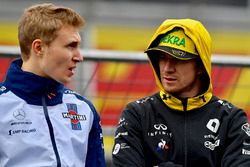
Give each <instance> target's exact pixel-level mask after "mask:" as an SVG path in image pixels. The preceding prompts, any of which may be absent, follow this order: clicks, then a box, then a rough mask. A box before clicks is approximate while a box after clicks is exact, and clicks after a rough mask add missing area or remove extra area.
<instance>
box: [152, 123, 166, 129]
mask: <svg viewBox="0 0 250 167" xmlns="http://www.w3.org/2000/svg"><path fill="white" fill-rule="evenodd" d="M154 128H155V129H156V130H160V129H162V130H167V129H168V127H167V126H166V125H164V124H155V125H154Z"/></svg>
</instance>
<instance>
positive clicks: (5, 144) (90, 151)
mask: <svg viewBox="0 0 250 167" xmlns="http://www.w3.org/2000/svg"><path fill="white" fill-rule="evenodd" d="M21 65H22V60H21V59H17V60H15V61H13V62H12V64H11V66H10V68H9V70H8V72H7V76H6V79H5V81H4V82H2V83H1V85H0V115H1V117H0V127H1V128H0V166H3V167H24V166H25V167H84V166H86V167H103V166H105V159H104V149H103V138H102V130H101V125H100V117H99V115H98V113H97V112H96V110H95V108H94V106H93V105H92V104H91V103H90V102H89V101H88V100H87V99H85V98H84V97H82V96H80V95H79V94H77V93H75V92H73V91H71V90H69V89H66V88H65V87H64V86H63V85H62V84H60V83H58V82H56V81H55V80H51V79H47V78H43V77H40V76H37V75H35V74H32V73H29V72H24V71H22V70H21Z"/></svg>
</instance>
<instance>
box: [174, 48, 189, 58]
mask: <svg viewBox="0 0 250 167" xmlns="http://www.w3.org/2000/svg"><path fill="white" fill-rule="evenodd" d="M172 53H173V54H174V55H176V56H180V57H184V56H185V54H186V52H183V51H181V50H175V49H172Z"/></svg>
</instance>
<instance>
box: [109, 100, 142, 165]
mask: <svg viewBox="0 0 250 167" xmlns="http://www.w3.org/2000/svg"><path fill="white" fill-rule="evenodd" d="M142 140H143V139H142V133H141V125H140V117H139V116H138V113H137V112H136V111H135V109H134V108H133V107H132V106H131V105H128V106H127V107H126V108H125V109H124V110H123V112H122V114H121V116H120V120H119V122H118V125H117V128H116V133H115V143H114V147H113V152H112V164H113V167H118V166H129V167H130V166H133V167H144V166H145V160H144V154H143V146H142Z"/></svg>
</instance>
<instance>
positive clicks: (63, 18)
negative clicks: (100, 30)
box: [18, 3, 85, 60]
mask: <svg viewBox="0 0 250 167" xmlns="http://www.w3.org/2000/svg"><path fill="white" fill-rule="evenodd" d="M84 24H85V21H84V19H83V18H82V17H81V16H80V15H79V14H78V13H76V12H75V11H73V10H72V9H70V8H67V7H62V6H55V5H54V4H51V3H44V4H37V5H33V6H31V7H29V8H27V9H26V10H25V11H24V13H23V15H22V17H21V18H20V21H19V25H18V40H19V45H20V49H21V53H22V58H23V59H24V60H27V59H28V58H29V54H30V49H31V45H32V42H33V41H34V40H35V39H41V40H42V41H43V42H44V43H45V44H46V45H49V44H50V43H51V42H52V41H53V40H54V39H55V38H56V37H57V31H59V30H60V29H61V28H62V26H64V25H69V26H73V27H76V28H79V29H80V28H81V27H82V26H83V25H84Z"/></svg>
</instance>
